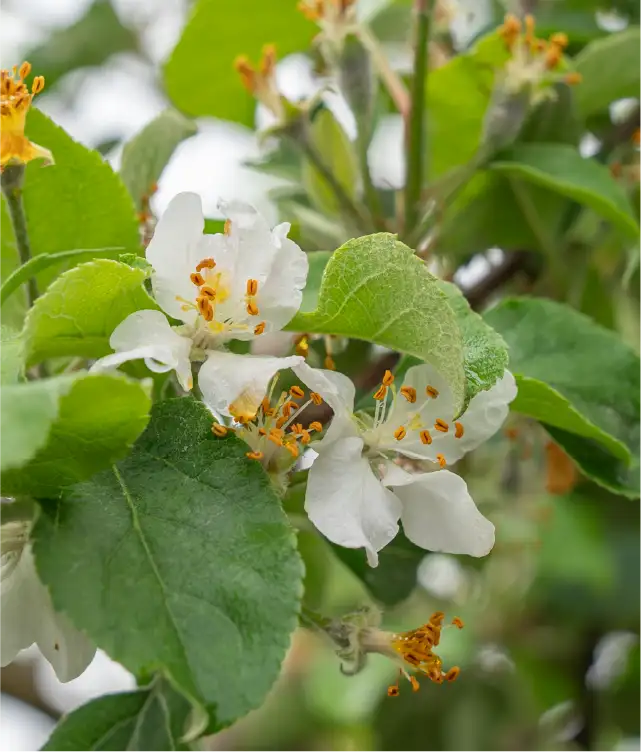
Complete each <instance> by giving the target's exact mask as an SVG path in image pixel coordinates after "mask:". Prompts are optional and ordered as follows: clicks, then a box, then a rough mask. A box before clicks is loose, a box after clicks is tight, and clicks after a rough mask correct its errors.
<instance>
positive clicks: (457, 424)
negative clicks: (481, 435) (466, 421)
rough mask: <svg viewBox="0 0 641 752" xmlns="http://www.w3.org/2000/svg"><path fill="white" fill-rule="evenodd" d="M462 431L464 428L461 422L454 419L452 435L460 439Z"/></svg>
mask: <svg viewBox="0 0 641 752" xmlns="http://www.w3.org/2000/svg"><path fill="white" fill-rule="evenodd" d="M464 433H465V429H464V428H463V424H462V423H461V422H460V421H458V420H456V421H454V437H455V438H457V439H461V438H463V434H464Z"/></svg>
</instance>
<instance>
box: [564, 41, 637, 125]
mask: <svg viewBox="0 0 641 752" xmlns="http://www.w3.org/2000/svg"><path fill="white" fill-rule="evenodd" d="M640 41H641V40H640V38H639V27H638V26H632V27H630V28H627V29H625V31H621V32H619V33H618V34H610V35H608V36H607V37H604V38H603V39H596V40H595V41H594V42H591V43H590V44H588V45H587V46H586V47H585V48H584V49H583V50H582V51H581V53H580V54H579V55H577V57H576V59H575V68H576V70H577V71H578V72H579V73H580V74H581V76H582V77H583V80H582V81H581V84H580V85H579V86H577V89H576V95H577V103H578V106H579V111H580V113H581V115H582V116H583V117H584V118H587V117H588V116H589V115H593V114H595V113H597V112H599V111H600V110H605V109H607V107H608V105H609V104H610V103H611V102H614V101H615V100H617V99H623V98H624V97H637V98H638V96H639V44H640Z"/></svg>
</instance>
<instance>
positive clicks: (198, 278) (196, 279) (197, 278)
mask: <svg viewBox="0 0 641 752" xmlns="http://www.w3.org/2000/svg"><path fill="white" fill-rule="evenodd" d="M189 279H190V280H191V281H192V282H193V283H194V284H195V285H196V287H200V286H201V285H204V284H205V280H204V279H203V275H202V274H199V273H198V272H195V273H194V274H190V275H189Z"/></svg>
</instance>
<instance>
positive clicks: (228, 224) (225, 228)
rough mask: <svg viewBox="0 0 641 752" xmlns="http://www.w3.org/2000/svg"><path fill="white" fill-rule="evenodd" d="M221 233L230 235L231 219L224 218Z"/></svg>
mask: <svg viewBox="0 0 641 752" xmlns="http://www.w3.org/2000/svg"><path fill="white" fill-rule="evenodd" d="M223 233H224V234H225V235H231V219H226V220H225V224H224V225H223Z"/></svg>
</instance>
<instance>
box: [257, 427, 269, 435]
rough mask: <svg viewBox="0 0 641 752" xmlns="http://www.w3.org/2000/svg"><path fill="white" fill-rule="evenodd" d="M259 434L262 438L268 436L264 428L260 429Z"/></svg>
mask: <svg viewBox="0 0 641 752" xmlns="http://www.w3.org/2000/svg"><path fill="white" fill-rule="evenodd" d="M258 433H259V435H260V436H267V431H266V430H265V429H264V428H259V429H258Z"/></svg>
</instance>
